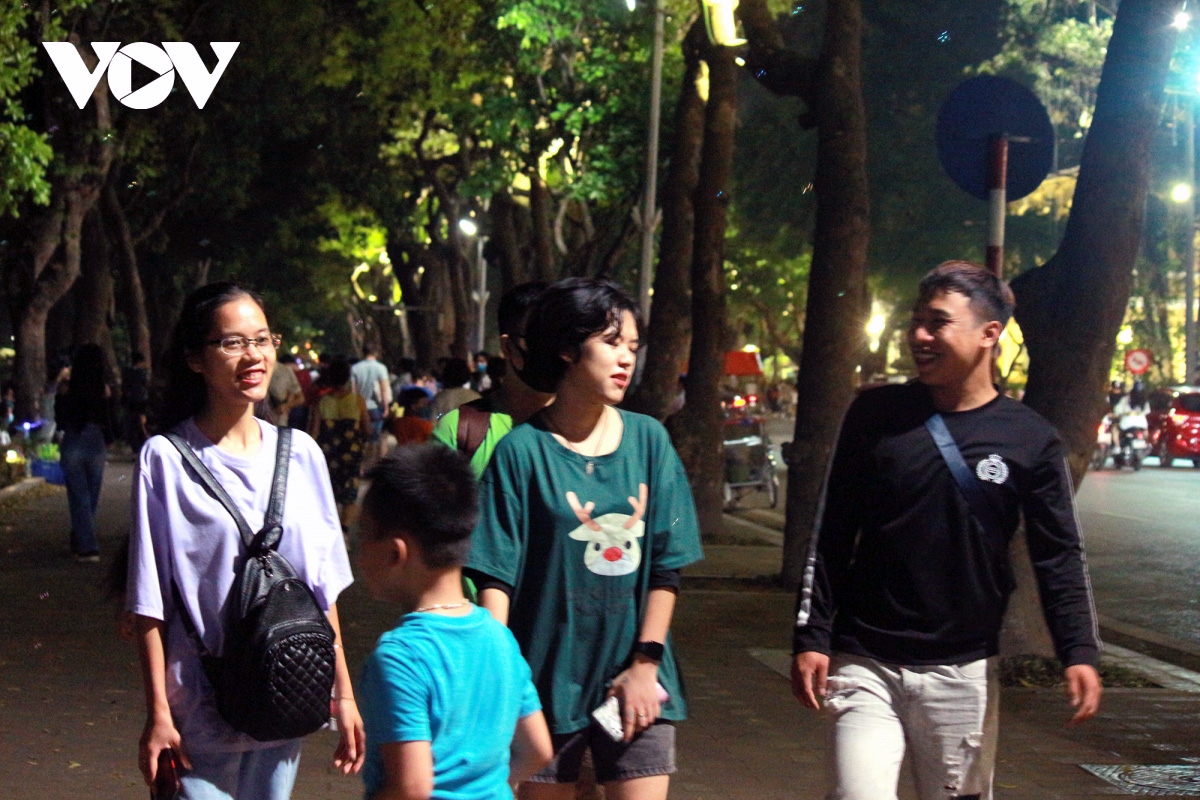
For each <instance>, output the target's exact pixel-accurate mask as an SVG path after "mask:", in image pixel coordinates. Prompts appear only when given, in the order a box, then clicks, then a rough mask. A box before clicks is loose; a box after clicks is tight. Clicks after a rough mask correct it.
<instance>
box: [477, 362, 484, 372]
mask: <svg viewBox="0 0 1200 800" xmlns="http://www.w3.org/2000/svg"><path fill="white" fill-rule="evenodd" d="M475 371H476V372H487V364H476V365H475Z"/></svg>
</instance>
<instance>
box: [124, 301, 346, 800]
mask: <svg viewBox="0 0 1200 800" xmlns="http://www.w3.org/2000/svg"><path fill="white" fill-rule="evenodd" d="M279 344H280V341H279V337H278V336H277V335H275V334H272V333H271V330H270V328H269V327H268V325H267V318H266V315H265V312H264V311H263V305H262V301H261V299H260V298H259V297H258V296H257V295H255V294H253V293H251V292H250V291H248V290H246V289H243V288H241V287H239V286H237V285H235V284H233V283H214V284H209V285H208V286H204V287H202V288H200V289H198V290H196V291H195V292H194V293H192V295H191V296H190V297H188V298H187V300H186V301H185V303H184V307H183V311H182V313H181V315H180V318H179V322H178V324H177V326H176V328H175V333H174V337H173V339H172V342H171V346H170V349H169V350H168V353H167V356H166V358H165V364H164V366H163V369H164V370H165V373H166V375H167V385H166V392H165V396H164V398H163V405H162V411H161V412H160V415H159V418H158V421H159V423H160V426H161V427H160V429H162V430H173V431H174V432H176V433H178V434H179V435H180V436H181V437H182V438H183V440H184V441H185V442H186V444H187V446H189V447H190V448H191V449H192V450H193V451H194V452H195V454H196V455H197V456H198V457H199V459H200V461H201V462H202V463H203V464H204V465H205V466H206V467H207V468H208V470H209V471H210V472H212V474H213V475H214V476H215V477H216V479H217V481H218V482H219V483H220V485H221V486H222V487H223V488H224V489H225V491H226V492H227V493H228V494H229V496H230V497H231V498H232V500H233V502H234V503H235V504H236V505H237V507H238V509H239V510H240V511H241V513H242V515H243V516H244V517H245V519H246V521H247V522H248V523H249V525H250V527H251V529H252V530H258V529H259V528H260V527H261V525H262V522H263V518H264V516H265V514H266V509H267V504H268V501H269V495H270V489H271V482H272V477H273V475H274V468H275V450H276V445H277V442H278V440H279V434H278V430H277V429H276V428H275V426H273V425H271V424H269V423H267V422H265V421H263V420H261V419H259V418H258V417H256V416H255V406H256V404H261V403H262V402H263V401H265V399H266V396H267V387H268V385H269V383H270V379H271V370H273V369H274V368H275V354H276V350H277V348H278V347H279ZM244 550H245V547H244V545H243V543H242V540H241V536H240V534H239V532H238V528H237V525H236V524H235V522H234V520H233V517H232V515H231V514H230V513H229V512H228V511H227V510H226V509H225V507H224V506H222V505H221V503H220V502H219V501H218V500H217V499H216V498H214V497H213V496H212V495H211V494H210V493H209V492H208V491H207V490H206V489H205V487H204V486H203V485H202V484H201V483H200V481H199V480H198V479H197V477H196V476H195V475H194V473H192V472H191V470H190V469H189V468H188V467H186V466H185V464H184V461H183V458H182V456H181V454H180V452H179V451H178V450H176V448H175V446H174V445H172V444H171V442H170V441H168V439H167V438H166V437H164V436H154V437H152V438H151V439H150V440H149V441H147V442H146V444H145V446H144V447H143V448H142V452H141V457H140V461H139V465H138V475H137V480H136V481H135V483H134V492H133V529H132V531H131V534H130V554H129V581H128V594H127V601H126V603H127V608H128V610H129V611H130V612H131V613H133V614H134V615H136V620H137V642H138V649H139V652H140V656H141V663H142V678H143V683H144V688H145V694H146V725H145V728H144V730H143V732H142V738H141V743H140V746H139V751H138V758H139V766H140V768H141V770H142V775H143V777H144V778H145V780H146V782H147V783H148V784H150V785H151V786H153V785H154V779H155V776H156V773H157V768H158V763H159V754H160V752H161V751H163V750H165V749H168V748H170V749H172V750H174V751H175V753H176V755H177V757H178V760H179V761H180V762H181V763H182V766H183V767H184V768H185V769H186V772H184V774H183V776H182V778H181V794H180V796H181V797H183V798H186V799H187V800H227V799H228V798H244V797H254V798H265V799H266V800H286V798H288V797H289V796H290V795H291V790H292V784H293V782H294V781H295V777H296V770H297V767H298V766H299V758H300V740H299V739H296V740H287V741H275V742H260V741H258V740H256V739H252V738H250V737H249V736H247V735H245V734H243V733H240V732H238V731H236V730H234V729H233V728H232V727H231V726H230V725H229V724H228V723H226V722H225V720H224V719H223V718H222V717H221V716H220V714H219V713H218V712H217V709H216V704H215V700H214V697H213V692H212V688H211V686H210V685H209V683H208V680H207V679H206V678H205V676H204V672H203V668H202V666H201V659H200V655H199V653H200V649H199V647H198V645H197V643H196V641H195V638H198V639H199V641H200V642H201V643H202V644H203V646H204V650H207V651H208V652H209V653H213V654H216V655H222V654H223V653H222V644H223V639H224V631H223V628H224V622H225V616H224V615H225V609H226V607H227V605H228V603H227V601H228V596H229V593H230V590H231V588H232V585H233V580H234V576H235V574H236V572H237V570H238V568H239V567H240V565H241V563H242V559H243V553H244ZM278 550H279V553H280V554H281V555H282V556H283V557H284V558H286V559H287V560H288V561H289V562H290V563H291V565H292V567H293V568H294V569H295V570H296V572H297V574H298V575H299V576H300V577H301V579H302V580H304V581H305V582H307V583H308V585H309V586H310V587H311V588H312V590H313V592H314V594H315V595H316V597H317V600H318V602H319V603H320V604H321V605H322V606H323V607H324V608H325V609H326V612H327V614H328V616H329V621H330V623H331V624H332V626H333V629H334V631H335V634H336V640H335V641H336V642H337V645H336V653H337V668H336V678H335V683H334V698H333V706H334V709H333V711H334V716H335V718H336V720H337V723H338V731H339V732H340V741H339V744H338V747H337V749H336V751H335V753H334V759H333V763H334V766H335V767H337V768H339V769H341V771H342V772H343V773H346V774H348V773H349V772H351V771H354V772H357V771H358V770H359V768H360V767H361V766H362V762H363V753H364V747H363V745H364V739H363V728H362V719H361V717H360V716H359V713H358V709H357V707H356V706H355V703H354V693H353V689H352V687H351V684H350V677H349V673H348V671H347V669H346V660H345V657H344V655H343V651H342V649H341V633H340V627H339V624H338V614H337V599H338V595H339V594H340V593H341V592H342V590H343V589H345V588H346V587H347V586H349V585H350V582H351V573H350V565H349V561H348V559H347V556H346V548H345V544H344V541H343V538H342V535H341V526H340V525H339V523H338V516H337V509H336V507H335V505H334V500H333V492H332V489H331V488H330V484H329V476H328V473H327V472H326V469H325V458H324V456H322V454H321V451H320V449H319V448H318V447H317V445H316V443H315V442H313V440H312V439H310V438H309V437H308V436H306V435H304V434H303V433H300V432H298V431H297V432H295V434H294V435H293V438H292V445H291V459H290V461H289V463H288V480H287V495H286V501H285V505H284V513H283V535H282V538H281V540H280V543H279V548H278ZM185 619H190V622H191V625H192V627H193V628H194V630H193V631H191V632H189V630H188V626H187V622H185ZM194 637H195V638H194Z"/></svg>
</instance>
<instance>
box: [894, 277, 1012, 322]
mask: <svg viewBox="0 0 1200 800" xmlns="http://www.w3.org/2000/svg"><path fill="white" fill-rule="evenodd" d="M940 292H958V293H959V294H961V295H965V296H966V297H967V299H968V300H970V301H971V310H972V311H974V312H975V317H976V319H978V320H979V321H980V322H991V321H992V320H996V321H997V322H999V323H1000V324H1001V325H1007V324H1008V321H1009V320H1010V319H1012V315H1013V308H1014V307H1015V306H1016V304H1017V302H1016V298H1014V297H1013V293H1012V289H1010V288H1008V284H1007V283H1005V282H1004V281H1002V280H1000V279H999V278H997V277H996V276H995V275H994V274H993V273H992V271H991V270H989V269H987V268H986V267H982V266H980V265H979V264H972V263H971V262H970V261H945V262H943V263H941V264H938V265H937V266H936V267H934V268H933V269H931V270H930V271H929V272H928V273H927V274H926V275H925V277H924V278H922V279H921V284H920V286H919V287H918V288H917V305H920V304H922V303H927V302H929V301H930V300H932V299H933V296H934V295H936V294H938V293H940Z"/></svg>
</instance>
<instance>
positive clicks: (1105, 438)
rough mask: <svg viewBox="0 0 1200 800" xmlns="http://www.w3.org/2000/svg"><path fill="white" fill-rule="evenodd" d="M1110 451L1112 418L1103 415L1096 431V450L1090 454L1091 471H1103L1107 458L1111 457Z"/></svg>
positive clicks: (1111, 444) (1111, 446)
mask: <svg viewBox="0 0 1200 800" xmlns="http://www.w3.org/2000/svg"><path fill="white" fill-rule="evenodd" d="M1112 449H1113V433H1112V418H1111V417H1109V416H1108V415H1105V417H1104V419H1102V420H1100V427H1099V428H1098V430H1097V431H1096V450H1095V452H1093V453H1092V469H1104V465H1105V464H1107V463H1108V457H1109V456H1110V455H1112Z"/></svg>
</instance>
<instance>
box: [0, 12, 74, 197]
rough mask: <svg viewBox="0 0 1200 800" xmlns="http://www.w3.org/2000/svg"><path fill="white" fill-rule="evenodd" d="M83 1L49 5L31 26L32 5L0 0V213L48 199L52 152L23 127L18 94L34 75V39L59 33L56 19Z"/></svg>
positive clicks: (38, 136) (42, 136)
mask: <svg viewBox="0 0 1200 800" xmlns="http://www.w3.org/2000/svg"><path fill="white" fill-rule="evenodd" d="M88 2H89V0H64V1H63V2H58V3H54V4H51V5H52V7H51V9H50V11H51V14H50V15H49V18H48V19H49V21H48V22H47V23H46V25H45V27H44V28H42V27H40V26H38V25H37V22H38V20H37V16H36V13H37V10H36V9H33V8H30V4H29V3H24V2H19V1H18V0H0V218H3V217H6V216H13V217H19V216H20V208H21V204H22V202H24V201H26V200H30V201H32V202H33V203H35V204H37V205H43V206H44V205H46V204H48V203H49V202H50V184H49V182H48V181H47V180H46V169H47V167H48V165H49V164H50V160H51V158H52V157H53V151H52V150H51V147H50V144H49V140H48V137H47V136H46V135H45V134H44V133H38V132H36V131H34V130H33V129H32V128H30V127H28V126H27V125H26V124H25V123H26V114H25V110H24V108H23V107H22V105H21V93H22V92H23V91H24V90H25V88H26V87H27V86H28V85H29V84H30V83H31V82H32V81H33V80H34V78H36V77H38V75H39V74H40V72H39V70H38V68H37V42H38V41H53V40H58V39H61V38H62V37H63V29H62V24H61V21H62V19H63V15H66V14H69V13H71V12H73V11H75V10H77V9H79V8H83V7H85V6H86V5H87V4H88Z"/></svg>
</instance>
